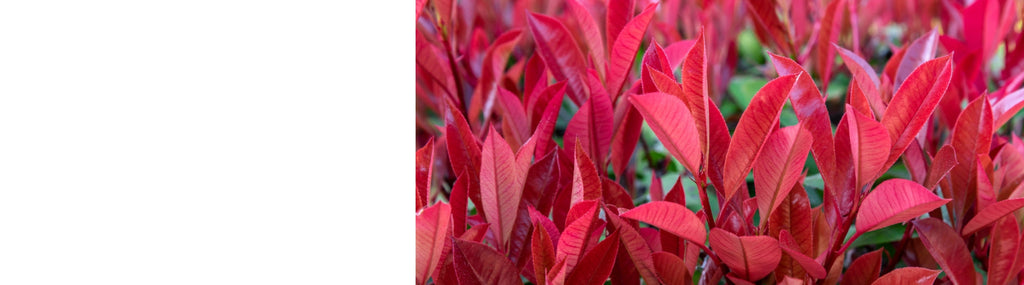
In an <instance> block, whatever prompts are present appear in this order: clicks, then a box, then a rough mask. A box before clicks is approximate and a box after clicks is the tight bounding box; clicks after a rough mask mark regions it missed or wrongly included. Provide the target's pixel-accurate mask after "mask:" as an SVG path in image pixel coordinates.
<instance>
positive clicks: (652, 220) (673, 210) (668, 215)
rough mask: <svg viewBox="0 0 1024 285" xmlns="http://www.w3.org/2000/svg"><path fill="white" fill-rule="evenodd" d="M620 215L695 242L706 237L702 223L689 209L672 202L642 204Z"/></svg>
mask: <svg viewBox="0 0 1024 285" xmlns="http://www.w3.org/2000/svg"><path fill="white" fill-rule="evenodd" d="M622 217H623V218H627V219H633V220H637V221H641V222H644V223H648V224H650V225H652V226H655V227H658V228H659V229H661V230H663V231H668V232H670V233H672V234H674V235H676V236H679V237H681V238H683V239H686V240H689V241H691V242H694V243H697V244H704V241H705V238H706V237H707V232H705V231H704V223H702V222H701V221H700V219H698V218H697V216H696V215H694V214H693V212H690V209H687V208H686V207H685V206H683V205H680V204H676V203H672V202H665V201H656V202H650V203H647V204H643V205H640V206H639V207H636V208H634V209H632V210H629V211H626V212H625V213H622Z"/></svg>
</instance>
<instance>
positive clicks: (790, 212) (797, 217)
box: [768, 183, 815, 279]
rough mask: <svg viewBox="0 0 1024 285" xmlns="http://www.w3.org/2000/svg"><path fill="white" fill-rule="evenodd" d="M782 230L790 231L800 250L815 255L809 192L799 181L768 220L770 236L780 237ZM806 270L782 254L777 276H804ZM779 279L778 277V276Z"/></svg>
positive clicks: (776, 270) (776, 271) (776, 272)
mask: <svg viewBox="0 0 1024 285" xmlns="http://www.w3.org/2000/svg"><path fill="white" fill-rule="evenodd" d="M782 230H786V231H789V233H790V235H791V236H792V237H793V239H794V241H795V242H796V244H798V245H799V249H800V252H801V253H803V254H805V255H808V256H814V253H815V252H814V251H813V247H814V228H813V227H812V226H811V205H810V201H808V199H807V192H806V191H805V190H804V188H803V186H802V185H800V184H799V183H797V184H796V185H793V189H792V190H790V191H789V196H786V197H785V199H783V200H782V204H781V205H779V207H778V208H776V209H775V210H773V211H772V214H771V217H770V221H769V222H768V233H769V235H770V236H773V237H779V236H780V235H781V234H782ZM804 274H806V271H805V270H804V269H803V267H802V266H800V265H799V263H797V262H796V260H794V259H793V258H792V257H789V256H788V255H785V256H782V259H781V260H780V261H779V267H778V268H776V269H775V276H784V275H788V276H804ZM776 279H777V278H776Z"/></svg>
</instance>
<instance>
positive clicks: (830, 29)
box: [815, 0, 846, 90]
mask: <svg viewBox="0 0 1024 285" xmlns="http://www.w3.org/2000/svg"><path fill="white" fill-rule="evenodd" d="M845 6H846V1H845V0H836V1H832V2H830V3H829V4H828V7H827V8H825V15H824V16H823V17H822V19H821V27H820V29H819V30H818V39H817V41H818V42H817V43H815V44H816V45H817V49H816V51H817V57H816V63H817V64H818V66H817V69H818V74H820V77H821V85H822V90H828V82H829V80H830V79H831V78H832V63H833V62H834V61H835V57H836V51H835V50H833V49H832V46H830V45H829V43H833V42H835V41H836V40H838V39H839V33H840V32H842V27H843V14H844V13H843V11H842V10H843V8H844V7H845Z"/></svg>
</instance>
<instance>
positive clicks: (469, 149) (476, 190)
mask: <svg viewBox="0 0 1024 285" xmlns="http://www.w3.org/2000/svg"><path fill="white" fill-rule="evenodd" d="M446 101H447V100H446ZM447 102H448V112H447V114H446V115H445V129H446V130H445V138H446V139H447V141H448V143H447V146H448V162H449V163H450V164H451V166H452V170H454V173H465V174H466V176H468V177H469V180H468V181H467V186H468V188H467V190H468V191H467V194H468V197H469V199H471V200H473V204H475V205H482V203H483V202H482V201H481V198H480V158H481V154H480V143H479V141H478V140H477V138H476V136H474V135H473V130H472V129H470V126H469V123H467V122H466V119H465V117H463V115H462V113H459V111H458V108H457V107H455V105H454V103H452V102H451V101H447ZM483 215H485V216H486V213H483Z"/></svg>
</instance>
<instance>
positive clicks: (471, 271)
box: [452, 238, 523, 285]
mask: <svg viewBox="0 0 1024 285" xmlns="http://www.w3.org/2000/svg"><path fill="white" fill-rule="evenodd" d="M452 243H453V247H452V248H453V249H454V254H455V255H454V256H455V272H456V273H457V274H458V276H459V283H460V284H503V285H504V284H523V282H522V280H521V279H519V270H517V269H516V266H515V264H512V262H511V261H509V260H508V259H507V258H505V256H504V255H502V254H501V253H498V252H497V251H494V249H491V248H490V247H488V246H486V245H484V244H482V243H478V242H472V241H464V240H461V239H455V238H453V239H452Z"/></svg>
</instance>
